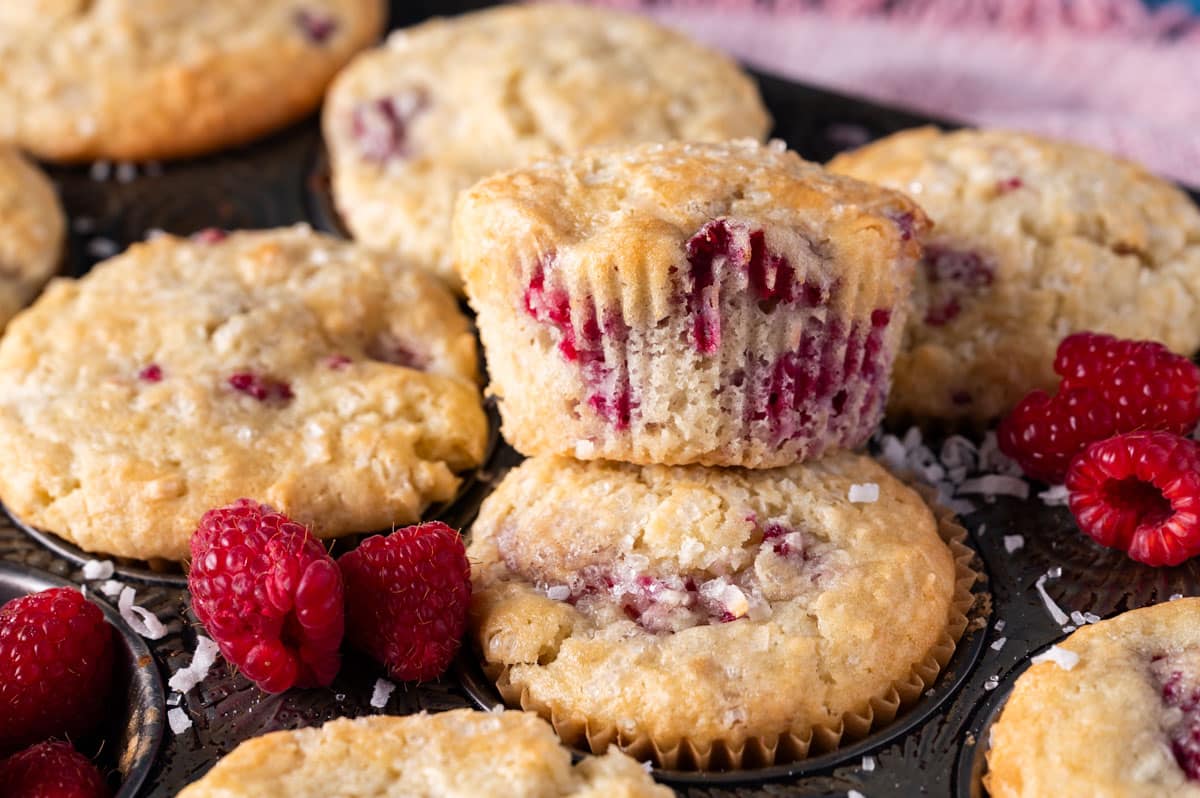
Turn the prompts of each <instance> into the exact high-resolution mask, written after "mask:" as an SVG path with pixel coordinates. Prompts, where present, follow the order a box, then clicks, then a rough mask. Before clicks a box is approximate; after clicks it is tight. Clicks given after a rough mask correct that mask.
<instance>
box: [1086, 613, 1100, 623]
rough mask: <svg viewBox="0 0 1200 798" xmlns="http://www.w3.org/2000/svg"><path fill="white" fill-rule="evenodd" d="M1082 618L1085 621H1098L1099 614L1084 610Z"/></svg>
mask: <svg viewBox="0 0 1200 798" xmlns="http://www.w3.org/2000/svg"><path fill="white" fill-rule="evenodd" d="M1083 620H1084V621H1085V622H1086V623H1100V616H1099V615H1097V614H1096V613H1094V612H1085V613H1084V614H1083Z"/></svg>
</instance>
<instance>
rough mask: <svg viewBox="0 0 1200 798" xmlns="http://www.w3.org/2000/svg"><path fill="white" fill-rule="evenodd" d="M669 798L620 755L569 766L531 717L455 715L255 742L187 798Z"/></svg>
mask: <svg viewBox="0 0 1200 798" xmlns="http://www.w3.org/2000/svg"><path fill="white" fill-rule="evenodd" d="M262 795H287V796H291V798H306V797H307V796H313V797H314V798H342V797H343V796H345V798H350V797H351V796H353V798H390V796H412V798H435V797H436V798H508V796H530V797H531V798H533V797H534V796H536V798H558V796H572V798H670V796H671V795H673V793H672V792H671V791H670V790H668V789H667V788H666V787H660V786H658V785H656V784H655V783H654V782H653V781H652V780H651V778H650V776H649V775H648V774H647V773H646V772H645V771H644V770H643V769H642V766H641V765H639V764H638V763H637V762H635V761H634V760H632V759H630V758H629V757H627V756H625V755H624V754H622V753H621V752H619V751H616V750H613V751H610V752H609V753H607V754H605V755H604V756H597V757H586V758H584V759H583V760H581V761H580V762H579V763H578V764H576V765H572V764H571V753H570V752H569V751H568V750H567V749H566V748H563V747H562V745H561V744H560V743H559V741H558V739H557V738H555V736H554V732H553V730H552V729H551V728H550V726H549V725H548V724H547V723H546V722H545V721H543V720H541V719H539V718H538V717H537V716H536V715H534V714H533V713H530V712H508V711H504V712H474V711H472V710H469V709H456V710H451V711H449V712H441V713H438V714H436V715H427V714H425V713H421V714H419V715H409V716H407V717H371V718H358V719H355V720H350V719H348V718H341V719H339V720H334V721H330V722H329V723H326V724H325V725H324V726H322V727H320V728H317V729H300V730H297V731H280V732H274V733H273V734H268V735H265V736H263V737H258V738H255V739H253V740H248V741H247V742H244V743H242V744H241V745H239V746H238V747H237V748H235V749H234V750H233V752H232V753H230V754H228V755H227V756H225V757H224V758H223V759H221V760H220V761H218V762H217V764H216V766H215V767H213V769H212V770H210V771H209V772H208V773H207V774H205V776H204V777H203V778H201V779H200V780H199V781H197V782H195V783H194V784H192V785H190V786H188V787H187V788H185V789H184V791H183V792H181V793H180V794H179V798H256V797H257V796H262Z"/></svg>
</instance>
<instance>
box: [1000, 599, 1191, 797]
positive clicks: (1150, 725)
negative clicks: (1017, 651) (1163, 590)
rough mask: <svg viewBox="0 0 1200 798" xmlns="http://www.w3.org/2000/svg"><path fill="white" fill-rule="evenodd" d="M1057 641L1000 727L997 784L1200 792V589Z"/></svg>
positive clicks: (1032, 791)
mask: <svg viewBox="0 0 1200 798" xmlns="http://www.w3.org/2000/svg"><path fill="white" fill-rule="evenodd" d="M1057 648H1058V649H1060V651H1059V652H1058V653H1057V654H1056V655H1055V656H1054V657H1053V658H1049V659H1047V661H1043V662H1039V663H1036V664H1034V665H1032V666H1030V668H1029V669H1028V670H1027V671H1025V672H1024V673H1023V674H1021V676H1020V678H1019V679H1017V683H1016V685H1015V687H1014V688H1013V692H1012V695H1011V696H1010V697H1009V699H1008V701H1007V703H1006V704H1005V706H1004V710H1003V712H1002V713H1001V714H1000V718H999V720H998V721H997V722H996V724H995V725H994V726H993V727H992V731H991V738H990V742H991V748H990V750H989V751H988V754H987V761H988V772H987V774H986V776H985V784H986V786H987V789H988V792H989V793H990V794H991V795H992V796H994V798H1033V797H1034V796H1043V795H1094V796H1101V797H1102V798H1167V797H1168V796H1170V797H1171V798H1186V797H1188V796H1193V797H1194V796H1200V780H1198V779H1200V599H1197V598H1183V599H1178V600H1175V601H1170V602H1165V603H1162V604H1156V605H1154V606H1152V607H1146V608H1143V609H1138V610H1131V611H1129V612H1125V613H1122V614H1120V615H1118V616H1116V617H1114V618H1110V619H1108V620H1104V621H1100V622H1099V623H1095V624H1091V625H1089V626H1085V627H1083V628H1081V629H1079V630H1078V631H1076V632H1073V633H1072V634H1071V635H1070V637H1068V638H1067V639H1066V640H1064V641H1062V642H1061V643H1059V644H1058V646H1057ZM1065 666H1069V667H1065Z"/></svg>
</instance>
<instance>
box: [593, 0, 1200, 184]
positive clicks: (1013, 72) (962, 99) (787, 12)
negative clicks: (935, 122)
mask: <svg viewBox="0 0 1200 798" xmlns="http://www.w3.org/2000/svg"><path fill="white" fill-rule="evenodd" d="M592 1H593V2H597V3H601V4H605V5H610V6H620V7H626V8H630V7H634V8H638V9H641V10H644V11H646V12H647V13H649V14H651V15H653V16H654V17H656V18H658V19H659V20H660V21H662V22H663V23H665V24H667V25H670V26H672V27H676V28H679V29H680V30H683V31H685V32H687V33H690V34H691V35H692V36H694V37H696V38H698V39H700V40H701V41H705V42H708V43H710V44H713V45H715V46H717V47H720V48H722V49H725V50H727V51H729V52H731V53H733V54H734V55H736V56H737V57H739V58H741V59H742V60H744V61H746V62H747V63H750V64H753V65H754V66H756V67H758V68H760V69H762V70H764V71H767V72H773V73H775V74H779V75H784V76H787V77H791V78H794V79H796V80H799V81H804V82H808V83H812V84H815V85H819V86H824V87H827V88H829V89H832V90H834V91H838V92H843V93H846V94H853V95H858V96H862V97H866V98H869V99H872V100H876V101H878V102H881V103H885V104H890V105H894V106H898V107H902V108H908V109H912V110H915V111H919V112H924V113H929V114H933V115H937V116H941V117H945V118H950V119H958V120H962V121H964V122H969V123H972V124H977V125H987V126H991V127H1004V128H1011V129H1017V130H1028V131H1034V132H1039V133H1043V134H1046V135H1050V136H1055V137H1060V138H1070V139H1075V140H1077V141H1081V142H1084V143H1087V144H1091V145H1093V146H1096V147H1100V148H1102V149H1106V150H1109V151H1112V152H1115V153H1119V154H1122V155H1125V156H1126V157H1129V158H1132V159H1134V160H1136V161H1140V162H1141V163H1143V164H1145V165H1146V166H1148V167H1149V168H1150V169H1152V170H1154V171H1156V172H1159V173H1161V174H1163V175H1166V176H1168V177H1171V178H1174V179H1176V180H1179V181H1182V182H1184V183H1188V184H1190V185H1193V186H1200V17H1197V16H1194V15H1192V14H1190V13H1189V12H1188V10H1187V9H1186V8H1185V7H1183V6H1182V5H1177V4H1171V5H1167V6H1163V7H1160V8H1156V9H1153V10H1152V9H1149V8H1147V7H1146V6H1145V5H1143V4H1142V3H1140V2H1137V0H841V1H840V2H839V1H838V0H773V2H763V1H762V0H758V1H757V2H756V0H707V2H703V1H701V0H657V1H656V2H646V0H641V1H640V2H639V0H592Z"/></svg>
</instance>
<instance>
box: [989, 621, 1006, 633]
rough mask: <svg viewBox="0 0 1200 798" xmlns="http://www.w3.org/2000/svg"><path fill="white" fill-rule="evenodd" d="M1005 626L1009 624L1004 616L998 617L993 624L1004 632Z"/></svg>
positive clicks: (994, 627)
mask: <svg viewBox="0 0 1200 798" xmlns="http://www.w3.org/2000/svg"><path fill="white" fill-rule="evenodd" d="M1005 626H1008V621H1006V620H1004V619H1003V618H1000V619H998V620H997V621H996V622H995V623H994V624H992V628H993V629H995V630H996V631H997V632H1003V631H1004V627H1005Z"/></svg>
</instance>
